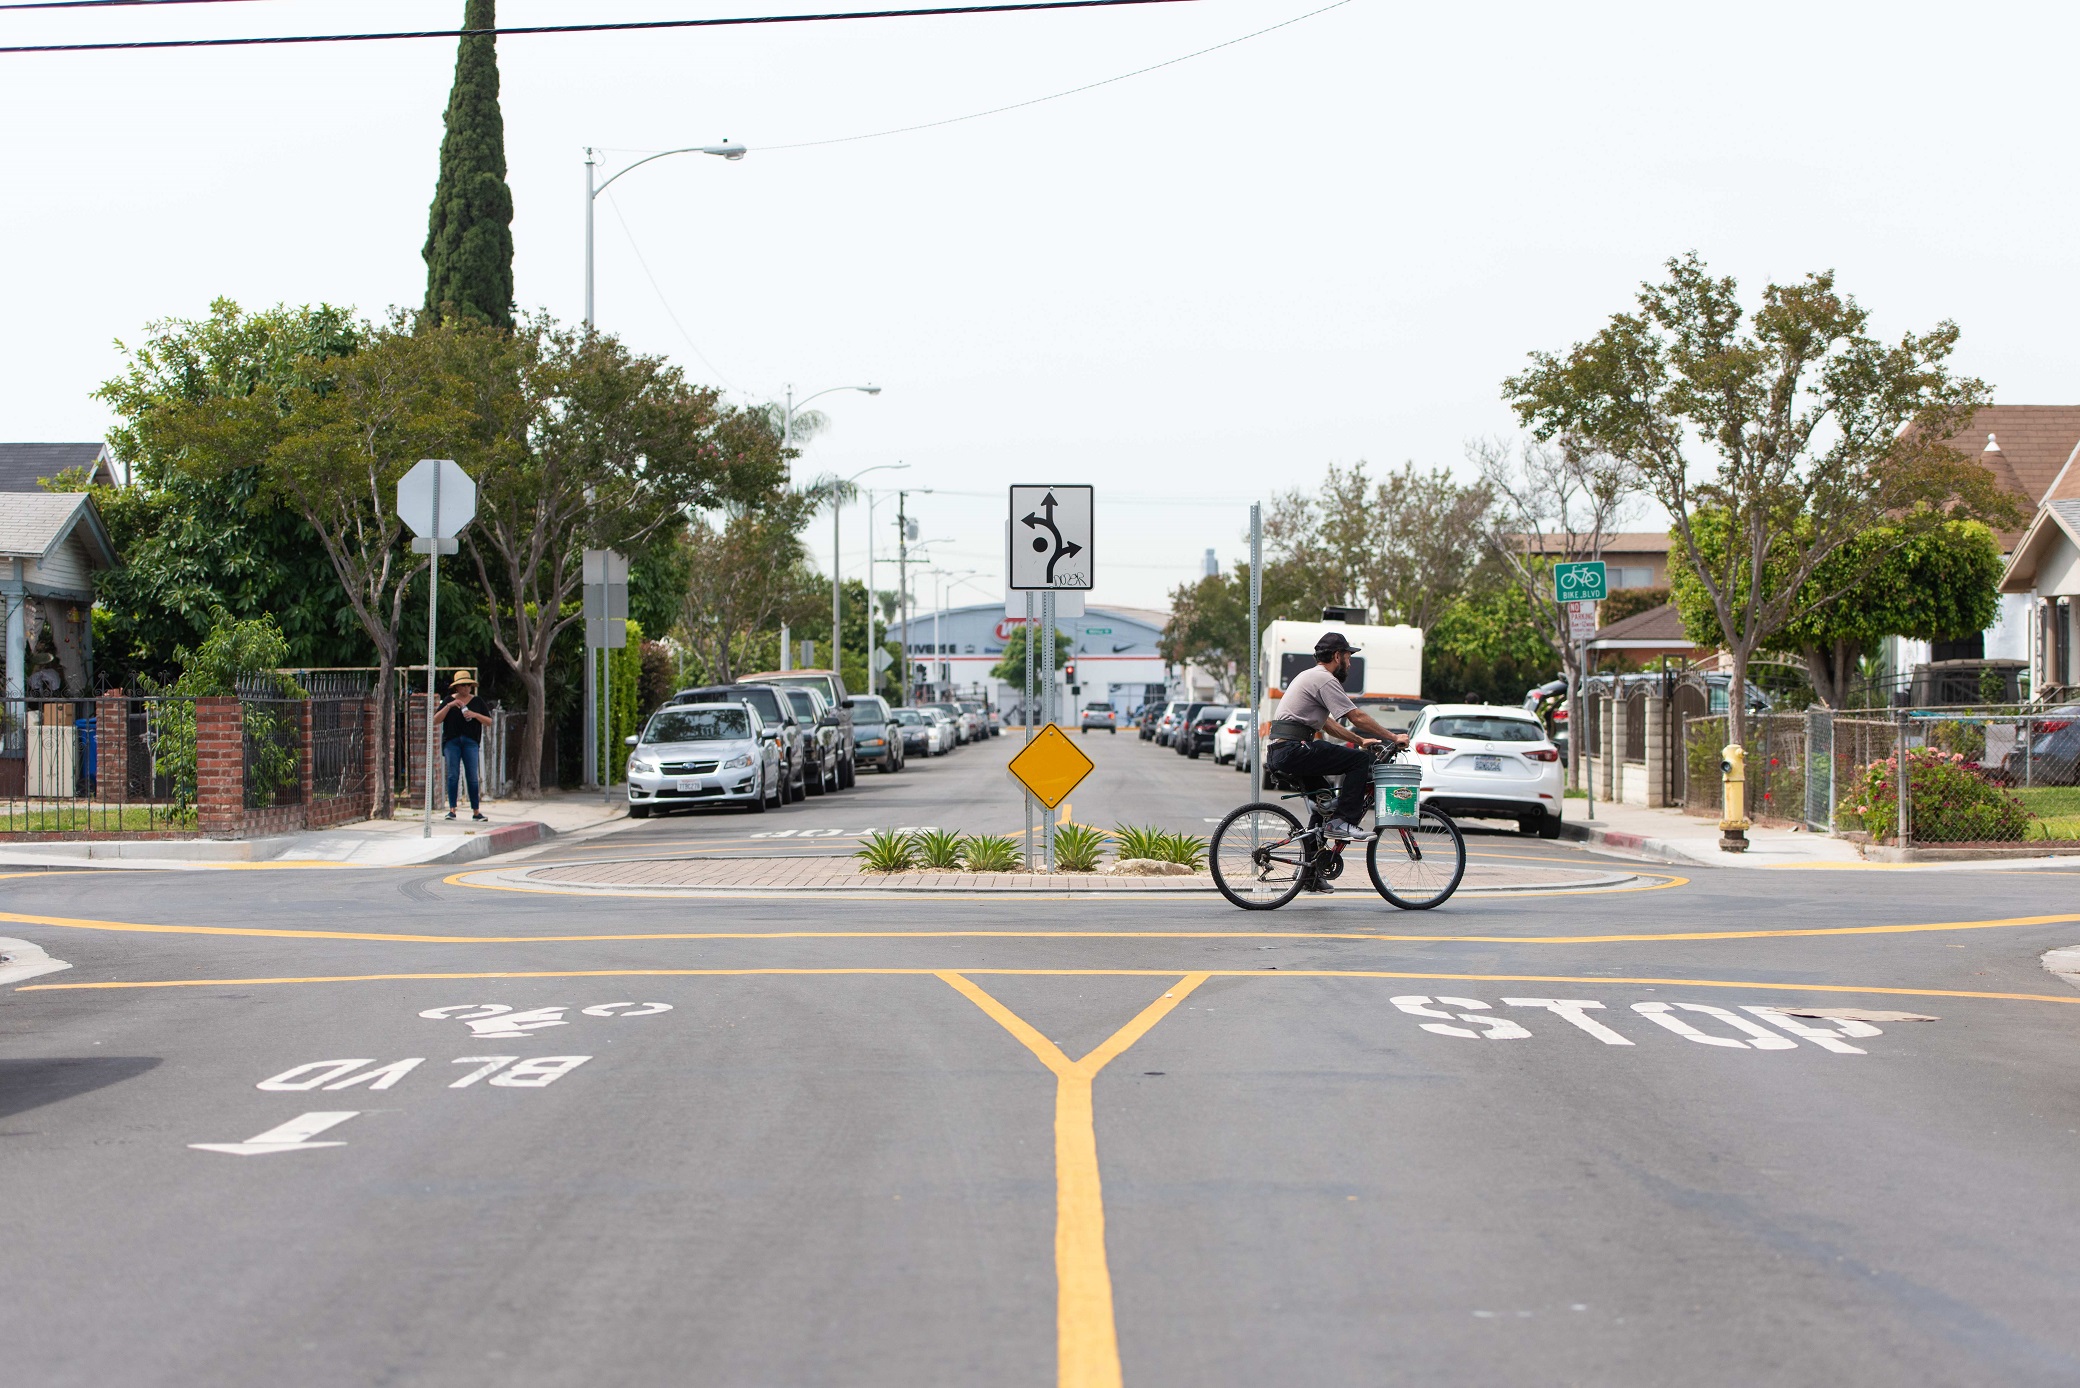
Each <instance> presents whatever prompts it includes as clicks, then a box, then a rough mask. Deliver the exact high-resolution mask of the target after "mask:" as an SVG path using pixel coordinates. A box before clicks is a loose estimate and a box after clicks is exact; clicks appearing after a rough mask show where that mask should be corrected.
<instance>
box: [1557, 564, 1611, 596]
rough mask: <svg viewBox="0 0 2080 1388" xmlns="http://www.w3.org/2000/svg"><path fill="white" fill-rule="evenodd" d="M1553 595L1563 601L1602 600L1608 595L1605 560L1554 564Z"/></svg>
mask: <svg viewBox="0 0 2080 1388" xmlns="http://www.w3.org/2000/svg"><path fill="white" fill-rule="evenodd" d="M1553 596H1554V597H1555V598H1557V599H1559V600H1560V601H1561V602H1602V601H1603V600H1604V598H1605V597H1607V596H1608V594H1607V593H1606V592H1605V591H1604V579H1603V561H1602V560H1601V559H1590V560H1588V561H1586V562H1584V563H1580V564H1555V565H1553Z"/></svg>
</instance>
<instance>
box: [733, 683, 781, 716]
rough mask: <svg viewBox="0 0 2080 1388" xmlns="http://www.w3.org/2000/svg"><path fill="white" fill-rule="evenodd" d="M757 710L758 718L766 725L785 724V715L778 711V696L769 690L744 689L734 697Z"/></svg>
mask: <svg viewBox="0 0 2080 1388" xmlns="http://www.w3.org/2000/svg"><path fill="white" fill-rule="evenodd" d="M735 697H736V698H740V699H742V700H743V701H744V702H745V703H747V704H749V705H751V707H753V708H755V709H757V710H758V716H759V717H761V718H763V719H765V720H766V722H768V723H781V722H785V721H786V718H787V715H786V714H784V713H782V712H781V711H780V696H779V695H778V694H775V693H774V692H773V691H772V690H770V689H746V690H744V691H743V692H742V693H740V694H738V695H736V696H735Z"/></svg>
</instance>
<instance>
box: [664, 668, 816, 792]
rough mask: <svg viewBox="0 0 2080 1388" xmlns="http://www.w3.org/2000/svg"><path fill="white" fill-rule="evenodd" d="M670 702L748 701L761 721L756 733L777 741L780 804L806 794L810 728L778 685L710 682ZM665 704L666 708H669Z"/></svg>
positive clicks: (688, 690) (683, 692)
mask: <svg viewBox="0 0 2080 1388" xmlns="http://www.w3.org/2000/svg"><path fill="white" fill-rule="evenodd" d="M671 702H672V704H714V703H739V704H749V705H751V707H752V708H753V709H755V710H756V711H757V713H758V718H759V722H760V723H761V724H763V725H764V726H763V728H762V729H761V731H760V733H759V735H760V736H761V737H764V738H766V739H768V740H770V741H774V742H778V743H779V744H780V772H781V775H780V803H781V804H783V805H786V804H791V803H792V802H794V801H796V800H800V799H803V798H804V797H806V796H807V795H808V793H809V786H808V765H809V756H810V751H809V746H808V745H807V744H809V742H810V741H811V739H812V737H813V730H812V729H809V728H805V727H803V726H802V722H801V719H799V718H797V717H796V716H795V711H794V705H792V704H790V703H788V702H787V700H786V699H784V698H782V697H781V693H780V690H779V688H778V687H776V686H774V685H770V684H748V683H744V684H709V685H702V686H700V687H699V688H696V689H682V690H680V691H679V692H678V693H677V694H674V695H673V696H672V700H671ZM670 706H671V705H667V706H666V707H670Z"/></svg>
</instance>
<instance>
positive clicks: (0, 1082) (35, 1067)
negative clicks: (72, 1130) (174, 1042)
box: [0, 1055, 159, 1118]
mask: <svg viewBox="0 0 2080 1388" xmlns="http://www.w3.org/2000/svg"><path fill="white" fill-rule="evenodd" d="M158 1065H159V1057H157V1056H153V1055H106V1056H103V1055H95V1056H60V1057H55V1058H52V1059H48V1060H0V1118H12V1117H13V1116H14V1115H15V1114H17V1113H27V1112H28V1111H29V1110H30V1109H32V1108H42V1107H43V1106H44V1105H45V1104H55V1103H59V1102H61V1101H63V1100H66V1099H74V1098H78V1097H79V1096H80V1095H82V1094H91V1093H93V1092H94V1091H95V1090H97V1089H105V1088H107V1087H108V1086H109V1085H111V1084H121V1083H122V1082H123V1081H124V1080H127V1079H135V1078H136V1077H137V1076H139V1075H141V1074H143V1073H144V1072H145V1071H147V1070H152V1069H156V1068H158Z"/></svg>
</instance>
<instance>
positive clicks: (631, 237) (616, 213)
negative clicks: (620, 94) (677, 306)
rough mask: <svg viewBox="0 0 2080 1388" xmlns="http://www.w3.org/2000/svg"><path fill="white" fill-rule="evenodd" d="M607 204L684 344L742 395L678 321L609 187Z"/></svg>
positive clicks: (718, 376)
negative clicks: (684, 341)
mask: <svg viewBox="0 0 2080 1388" xmlns="http://www.w3.org/2000/svg"><path fill="white" fill-rule="evenodd" d="M607 206H609V207H611V208H613V209H614V220H615V221H617V222H619V223H621V234H622V235H623V236H626V237H627V238H628V248H629V249H630V250H632V251H634V252H635V253H636V264H638V265H640V266H642V267H643V278H645V279H647V280H649V281H650V288H651V290H652V291H653V292H654V293H655V294H656V295H657V302H658V304H659V305H660V306H662V307H663V309H664V316H665V317H667V318H669V319H671V320H672V326H673V327H675V328H677V329H678V330H679V336H681V337H683V338H685V339H686V345H687V346H688V347H690V348H692V349H693V354H694V355H695V356H697V357H699V358H700V359H701V364H702V365H703V366H706V367H707V368H708V370H710V371H712V372H714V373H715V378H716V379H717V380H719V381H721V382H722V383H723V384H724V385H726V386H728V387H729V388H730V389H731V390H734V391H737V394H739V395H742V394H743V393H744V392H742V391H740V390H737V384H736V382H734V381H732V380H731V379H730V378H729V377H727V376H725V375H723V374H722V368H721V367H719V366H717V365H716V364H715V363H714V362H712V361H709V360H708V354H707V353H705V352H703V351H702V350H701V349H700V344H699V343H697V342H695V341H694V340H693V334H692V333H690V332H688V331H686V325H685V324H684V323H681V322H680V321H679V315H678V314H676V313H674V312H672V301H671V300H669V299H667V298H666V297H665V296H664V287H663V286H662V285H660V284H658V282H657V276H656V275H654V274H652V273H651V271H650V262H649V261H648V260H645V259H644V258H643V248H642V247H641V246H638V245H637V244H636V234H635V233H634V232H633V231H631V230H629V226H628V218H626V217H624V216H622V215H621V204H620V203H618V202H616V201H614V194H613V191H612V190H611V189H609V190H608V191H607Z"/></svg>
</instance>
